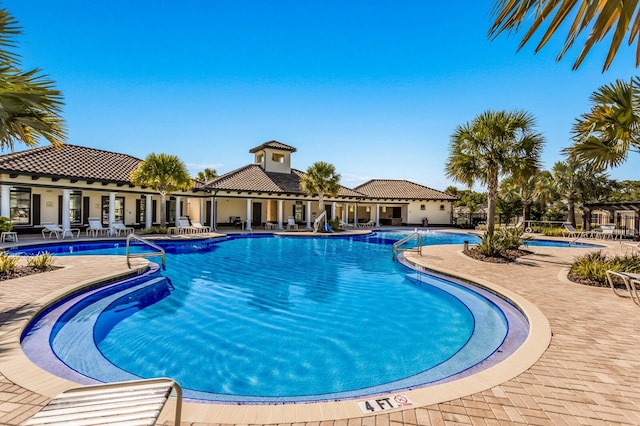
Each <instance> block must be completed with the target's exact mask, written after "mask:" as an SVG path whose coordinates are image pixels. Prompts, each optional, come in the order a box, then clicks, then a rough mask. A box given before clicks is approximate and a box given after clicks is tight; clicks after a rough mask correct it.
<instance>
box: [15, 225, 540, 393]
mask: <svg viewBox="0 0 640 426" xmlns="http://www.w3.org/2000/svg"><path fill="white" fill-rule="evenodd" d="M431 237H433V238H432V241H437V242H436V244H447V243H458V244H459V243H461V241H462V240H468V239H469V238H472V237H471V236H469V235H460V234H444V233H441V234H435V233H433V235H430V236H429V238H431ZM399 238H401V236H398V235H395V234H392V233H387V232H383V233H378V234H374V235H370V236H362V237H353V238H286V237H284V238H282V237H272V236H260V237H259V236H255V237H233V238H226V239H219V240H206V241H200V242H184V243H176V242H170V243H161V245H163V246H164V247H165V248H166V249H167V253H168V256H167V268H166V270H165V271H159V270H158V269H157V268H155V269H154V270H153V271H152V272H151V273H149V274H148V276H145V277H141V278H138V279H132V280H128V281H126V282H123V283H116V284H112V285H109V286H106V287H104V288H101V289H96V290H92V291H90V292H87V293H83V294H80V295H76V296H75V297H73V298H72V299H69V300H66V301H64V302H63V303H61V304H58V305H56V306H54V307H52V308H51V309H50V310H49V311H48V312H46V314H45V315H43V316H41V317H40V318H39V319H38V321H36V322H34V323H32V325H31V326H30V328H29V329H28V330H27V331H26V332H25V334H24V336H23V341H22V344H23V348H24V350H25V352H26V353H27V355H28V356H29V357H30V358H31V359H32V360H33V361H34V362H35V363H36V364H38V365H40V366H42V367H43V368H46V369H48V370H51V371H53V372H55V373H56V374H59V375H62V376H64V377H67V378H71V379H76V380H78V377H80V376H84V377H90V378H92V379H96V380H99V381H115V380H126V379H132V378H139V377H156V376H168V377H172V378H174V379H176V380H177V381H178V382H179V383H180V384H181V386H182V387H183V388H184V389H185V395H186V396H188V397H190V398H195V399H204V400H214V401H232V402H259V403H260V402H264V403H273V402H299V401H317V400H331V399H340V398H351V397H360V396H363V395H368V394H373V393H379V392H391V391H395V390H402V389H409V388H414V387H419V386H424V385H425V384H429V383H441V382H443V381H448V380H452V379H454V378H458V377H461V376H463V375H466V374H471V373H473V372H475V371H477V370H478V369H480V368H485V367H488V366H490V365H493V364H495V363H496V362H499V361H501V360H503V359H504V358H505V357H507V356H508V355H509V354H510V353H512V352H513V351H514V350H515V349H516V348H517V347H518V346H519V345H520V344H521V343H522V341H524V339H525V338H526V335H527V330H528V325H527V323H526V320H525V319H524V318H523V317H522V315H520V314H519V312H518V311H517V309H516V308H515V307H513V306H512V305H510V304H509V303H507V302H506V301H504V300H502V299H500V298H498V297H496V296H495V295H493V294H491V293H489V292H487V291H484V290H480V289H475V290H472V289H470V288H469V286H468V285H465V284H462V283H454V282H451V281H448V280H445V279H443V278H440V277H437V276H433V275H427V274H422V273H417V272H415V271H413V270H410V269H408V268H406V267H403V266H401V265H400V264H398V263H397V262H393V261H392V256H391V248H390V244H391V243H392V242H393V241H397V240H398V239H399ZM445 241H446V242H445ZM423 243H425V242H424V241H423ZM116 244H119V245H118V246H117V247H115V245H116ZM32 250H33V251H34V252H37V251H41V250H43V248H42V247H40V248H33V249H32ZM47 250H48V251H49V252H52V253H59V254H124V247H123V244H122V243H114V242H108V243H84V244H82V243H81V244H77V243H74V244H59V245H55V246H49V247H47ZM137 250H142V249H141V248H137ZM20 251H21V252H25V251H27V249H21V250H20Z"/></svg>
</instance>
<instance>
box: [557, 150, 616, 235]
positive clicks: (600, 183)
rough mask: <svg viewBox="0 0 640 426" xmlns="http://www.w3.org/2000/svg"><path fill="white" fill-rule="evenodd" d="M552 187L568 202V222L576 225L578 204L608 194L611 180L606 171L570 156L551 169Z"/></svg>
mask: <svg viewBox="0 0 640 426" xmlns="http://www.w3.org/2000/svg"><path fill="white" fill-rule="evenodd" d="M551 188H552V189H553V191H554V192H555V193H557V194H558V195H559V196H560V197H561V198H562V199H564V201H565V202H566V203H567V223H570V224H571V225H573V226H574V227H575V226H576V213H575V207H576V204H584V203H585V202H588V201H595V200H597V199H598V198H601V197H603V196H606V194H608V192H609V191H610V190H611V182H610V181H609V177H608V176H607V175H606V174H605V173H602V172H600V173H598V172H595V173H594V171H593V170H592V169H590V168H589V167H588V166H587V165H585V164H583V163H580V162H578V161H576V160H575V159H572V158H569V159H568V160H567V161H559V162H557V163H555V164H554V165H553V169H552V170H551Z"/></svg>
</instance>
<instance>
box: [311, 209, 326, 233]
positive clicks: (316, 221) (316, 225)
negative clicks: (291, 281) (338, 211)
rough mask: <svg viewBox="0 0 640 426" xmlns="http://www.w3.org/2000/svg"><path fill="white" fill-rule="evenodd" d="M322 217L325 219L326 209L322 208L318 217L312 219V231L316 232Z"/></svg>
mask: <svg viewBox="0 0 640 426" xmlns="http://www.w3.org/2000/svg"><path fill="white" fill-rule="evenodd" d="M322 219H324V220H325V221H326V220H327V211H326V210H323V211H322V213H320V215H319V216H318V217H316V220H314V221H313V233H314V234H315V233H316V232H318V226H320V221H321V220H322Z"/></svg>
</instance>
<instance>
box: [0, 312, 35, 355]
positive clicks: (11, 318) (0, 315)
mask: <svg viewBox="0 0 640 426" xmlns="http://www.w3.org/2000/svg"><path fill="white" fill-rule="evenodd" d="M36 312H37V307H36V306H34V305H31V304H29V303H27V304H24V305H21V306H18V307H15V308H10V309H5V310H3V311H0V336H2V335H4V334H6V333H7V332H9V329H11V328H14V327H15V326H16V324H17V323H19V322H22V321H24V320H27V319H30V318H32V317H33V315H34V314H35V313H36ZM8 350H9V349H8V348H7V347H6V346H5V344H4V343H3V344H0V356H2V355H3V354H4V353H6V352H7V351H8Z"/></svg>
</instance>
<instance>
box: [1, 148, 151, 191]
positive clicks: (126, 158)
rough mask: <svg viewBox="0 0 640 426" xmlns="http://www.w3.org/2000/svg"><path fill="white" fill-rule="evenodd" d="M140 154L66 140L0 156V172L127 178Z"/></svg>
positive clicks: (124, 180) (110, 178) (59, 176)
mask: <svg viewBox="0 0 640 426" xmlns="http://www.w3.org/2000/svg"><path fill="white" fill-rule="evenodd" d="M140 161H142V160H140V159H139V158H135V157H132V156H130V155H126V154H119V153H116V152H109V151H103V150H101V149H95V148H87V147H84V146H77V145H69V144H65V145H63V146H62V147H61V148H60V149H55V148H53V147H52V146H45V147H41V148H35V149H29V150H26V151H20V152H14V153H11V154H6V155H2V156H0V172H3V173H20V174H28V175H32V176H51V177H58V178H72V179H88V180H96V181H103V182H104V181H107V182H118V183H123V182H127V183H128V182H129V175H130V173H131V171H132V170H134V169H135V168H136V167H138V164H139V163H140Z"/></svg>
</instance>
